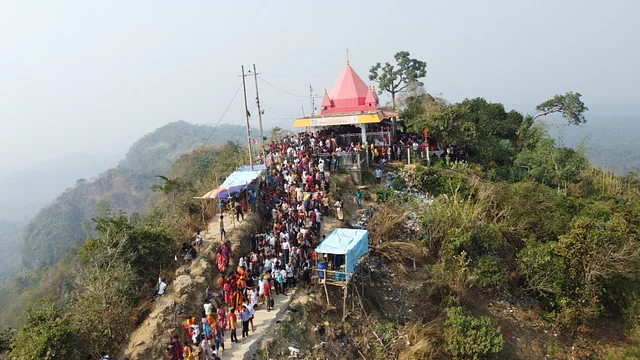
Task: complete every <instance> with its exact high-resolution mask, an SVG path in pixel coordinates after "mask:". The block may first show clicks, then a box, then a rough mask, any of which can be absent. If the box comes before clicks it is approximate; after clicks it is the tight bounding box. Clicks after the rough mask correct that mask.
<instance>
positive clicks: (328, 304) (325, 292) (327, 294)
mask: <svg viewBox="0 0 640 360" xmlns="http://www.w3.org/2000/svg"><path fill="white" fill-rule="evenodd" d="M322 283H323V284H324V294H325V295H326V296H327V310H329V309H331V302H330V301H329V290H328V289H327V270H325V271H324V279H322Z"/></svg>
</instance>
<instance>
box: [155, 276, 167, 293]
mask: <svg viewBox="0 0 640 360" xmlns="http://www.w3.org/2000/svg"><path fill="white" fill-rule="evenodd" d="M165 290H167V279H163V278H158V292H157V295H158V296H160V295H163V294H164V292H165Z"/></svg>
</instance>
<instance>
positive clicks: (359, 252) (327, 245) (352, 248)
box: [316, 229, 369, 281]
mask: <svg viewBox="0 0 640 360" xmlns="http://www.w3.org/2000/svg"><path fill="white" fill-rule="evenodd" d="M316 252H317V253H319V254H335V255H345V272H346V273H347V281H348V280H349V276H350V275H351V274H352V273H353V272H354V271H355V270H356V267H357V266H358V261H359V260H360V258H361V257H362V256H363V255H365V254H367V253H368V252H369V232H368V231H367V230H360V229H335V230H333V231H332V232H331V234H329V235H328V236H327V238H326V239H325V240H324V241H323V242H322V243H321V244H320V246H318V248H316Z"/></svg>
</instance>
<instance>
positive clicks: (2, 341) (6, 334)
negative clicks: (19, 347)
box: [0, 328, 16, 354]
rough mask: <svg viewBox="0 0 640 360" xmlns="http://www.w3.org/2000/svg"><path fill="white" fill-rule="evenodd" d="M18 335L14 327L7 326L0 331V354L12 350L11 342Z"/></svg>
mask: <svg viewBox="0 0 640 360" xmlns="http://www.w3.org/2000/svg"><path fill="white" fill-rule="evenodd" d="M15 337H16V331H15V330H14V329H12V328H6V329H4V330H3V331H1V332H0V354H3V353H5V352H7V351H9V350H11V344H12V343H13V339H14V338H15Z"/></svg>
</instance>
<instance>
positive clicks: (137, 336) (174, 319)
mask: <svg viewBox="0 0 640 360" xmlns="http://www.w3.org/2000/svg"><path fill="white" fill-rule="evenodd" d="M249 216H250V217H252V218H247V217H245V221H240V222H239V223H238V222H235V224H234V221H233V220H235V219H231V218H230V216H229V215H225V221H224V223H225V230H226V232H227V236H226V239H225V240H229V241H231V244H232V248H233V249H234V251H235V250H236V249H238V248H242V246H240V242H241V240H242V236H241V234H242V231H240V230H243V228H244V227H245V226H251V223H252V222H253V224H254V225H255V224H256V223H257V222H258V221H259V219H258V218H257V216H256V215H255V214H250V215H249ZM245 224H248V225H245ZM203 235H204V236H203V246H202V249H201V251H200V253H199V254H198V257H197V258H196V259H195V260H194V261H193V262H192V263H191V265H190V266H188V268H189V270H190V271H189V273H188V274H187V273H186V271H185V270H186V268H187V266H186V265H182V266H180V268H178V269H177V270H176V272H175V279H174V280H173V281H171V282H170V283H169V286H168V287H167V291H166V293H165V295H163V296H161V297H158V298H157V299H156V301H155V303H154V305H153V308H152V310H151V312H150V314H149V316H148V317H147V319H146V320H145V321H144V322H143V323H142V325H140V326H139V327H138V328H137V329H136V330H135V331H134V332H133V333H132V334H131V337H130V339H129V343H128V344H127V346H126V347H125V350H124V351H123V354H124V355H123V356H127V357H129V358H130V359H145V360H146V359H165V357H166V356H165V354H164V347H165V346H166V344H167V343H168V341H169V339H170V338H171V336H173V335H175V334H182V333H183V331H182V329H180V326H181V324H182V322H183V321H184V320H185V319H186V317H187V316H193V315H196V316H197V315H198V314H199V313H200V312H201V311H202V303H203V295H204V289H206V288H207V286H210V287H211V288H212V289H213V287H214V285H213V284H214V283H215V280H216V279H217V276H218V275H214V274H217V269H215V268H216V264H215V254H214V253H213V249H212V245H213V244H214V243H221V239H220V229H219V217H215V218H214V219H213V220H211V221H210V222H209V224H208V229H207V231H206V232H205V234H203ZM230 266H234V265H233V262H232V263H230ZM214 269H215V270H214ZM214 277H215V278H214ZM289 301H290V298H289V296H283V295H280V296H276V297H275V309H274V310H272V311H271V312H267V311H266V310H264V307H262V308H261V309H260V310H258V311H256V315H255V319H254V325H255V326H256V331H255V332H252V333H250V334H249V337H248V339H247V340H245V341H244V342H243V343H241V344H231V341H230V335H229V334H228V333H227V334H225V348H226V349H227V351H226V352H223V353H222V356H221V358H223V359H243V358H244V357H245V355H246V354H248V353H253V352H254V351H255V347H254V346H253V345H254V344H257V343H259V340H260V339H261V338H262V336H263V335H264V332H265V329H266V328H267V327H268V326H269V325H270V324H271V323H272V322H273V321H274V319H276V317H277V316H278V315H279V314H280V313H281V312H283V311H284V310H285V309H286V308H287V305H288V304H289ZM197 317H198V318H199V316H197ZM240 335H241V330H240V329H238V336H240ZM185 340H186V339H185Z"/></svg>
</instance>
